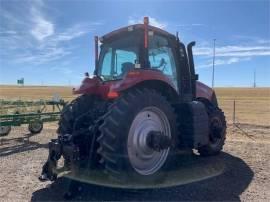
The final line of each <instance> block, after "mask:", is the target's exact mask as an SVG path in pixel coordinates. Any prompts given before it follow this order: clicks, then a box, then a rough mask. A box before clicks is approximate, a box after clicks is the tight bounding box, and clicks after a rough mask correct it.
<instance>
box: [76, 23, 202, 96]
mask: <svg viewBox="0 0 270 202" xmlns="http://www.w3.org/2000/svg"><path fill="white" fill-rule="evenodd" d="M99 43H100V44H101V45H100V51H99V47H98V44H99ZM194 44H195V43H194V42H193V43H191V44H189V45H188V49H187V50H188V54H187V53H186V48H185V46H184V44H182V43H181V42H180V40H179V38H178V36H175V35H172V34H170V33H168V32H166V31H164V30H161V29H159V28H157V27H153V26H150V25H148V18H145V19H144V24H135V25H130V26H127V27H124V28H121V29H118V30H116V31H113V32H111V33H108V34H106V35H104V36H102V37H95V71H94V76H95V77H94V79H93V82H92V83H91V82H89V81H88V83H87V84H84V83H83V84H82V86H81V87H80V88H78V89H75V90H74V93H75V94H85V93H89V92H91V93H93V91H92V90H90V89H92V88H93V85H92V84H94V87H96V88H102V89H103V90H102V91H100V90H96V91H97V92H107V96H106V95H104V94H102V96H103V98H111V97H110V94H121V91H123V90H125V89H127V88H129V87H130V86H131V85H133V86H135V85H136V84H139V83H141V82H148V83H149V82H150V83H152V85H156V86H159V85H160V84H161V86H164V88H165V89H167V88H169V89H170V96H171V97H174V99H175V100H184V101H191V100H192V99H194V98H195V93H196V89H195V88H194V86H195V82H196V80H197V77H196V75H195V71H194V65H193V55H192V49H191V47H192V46H193V45H194ZM131 75H132V78H130V76H131ZM97 80H99V81H100V84H99V85H97ZM141 84H142V83H141ZM87 86H91V88H90V87H89V88H88V87H87ZM115 86H118V88H116V87H115ZM165 86H166V87H165ZM165 91H166V90H165ZM113 98H114V97H113Z"/></svg>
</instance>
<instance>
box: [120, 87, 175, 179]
mask: <svg viewBox="0 0 270 202" xmlns="http://www.w3.org/2000/svg"><path fill="white" fill-rule="evenodd" d="M134 94H136V97H137V98H136V99H131V98H130V97H129V96H128V95H127V96H125V95H124V99H126V100H127V101H128V102H129V105H130V106H131V107H129V108H127V109H126V112H125V114H123V115H122V116H121V117H119V118H120V119H121V120H120V121H121V122H123V123H125V125H126V127H124V128H123V129H119V131H118V132H119V134H118V135H121V138H118V140H119V142H118V143H116V144H118V145H119V146H118V149H117V151H118V155H119V156H121V157H122V158H123V159H119V161H120V162H121V163H122V170H124V171H127V172H126V174H127V176H128V179H130V178H132V179H136V181H142V182H144V183H145V182H153V181H154V182H156V183H158V181H163V180H164V178H165V177H166V176H167V175H168V172H167V170H168V169H169V168H170V167H171V163H172V162H171V161H172V160H173V157H174V156H175V147H176V142H177V141H176V120H175V115H174V111H173V108H172V107H171V106H170V104H169V103H168V102H167V101H166V99H165V98H164V97H162V96H161V95H160V94H158V93H157V92H155V91H150V92H149V90H145V89H144V90H142V91H141V90H137V91H136V92H135V93H134ZM120 99H123V98H120ZM146 107H157V108H158V109H159V110H161V111H162V112H163V113H164V114H165V115H166V117H167V119H168V122H169V124H170V131H171V138H172V142H174V143H175V144H173V145H172V146H171V148H170V150H169V153H168V156H167V159H166V161H165V162H164V164H163V165H162V167H161V168H160V169H159V170H158V171H156V173H154V174H152V175H140V174H139V173H137V171H135V169H134V168H133V166H132V165H131V163H130V161H129V157H128V150H127V144H128V134H129V130H130V127H131V125H132V122H133V120H134V118H135V117H136V116H137V114H138V113H139V112H141V111H142V110H143V109H145V108H146ZM128 126H129V127H128Z"/></svg>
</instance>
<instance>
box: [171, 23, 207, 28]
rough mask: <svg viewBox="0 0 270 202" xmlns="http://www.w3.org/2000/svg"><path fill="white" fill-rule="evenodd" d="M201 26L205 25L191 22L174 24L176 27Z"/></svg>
mask: <svg viewBox="0 0 270 202" xmlns="http://www.w3.org/2000/svg"><path fill="white" fill-rule="evenodd" d="M201 26H205V25H204V24H201V23H191V24H180V25H176V27H201Z"/></svg>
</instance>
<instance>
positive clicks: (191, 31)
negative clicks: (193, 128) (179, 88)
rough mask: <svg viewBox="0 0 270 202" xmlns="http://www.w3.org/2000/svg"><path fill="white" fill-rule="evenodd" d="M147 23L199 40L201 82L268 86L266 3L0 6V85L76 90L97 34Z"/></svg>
mask: <svg viewBox="0 0 270 202" xmlns="http://www.w3.org/2000/svg"><path fill="white" fill-rule="evenodd" d="M143 16H149V17H150V24H152V25H155V26H158V27H161V28H164V29H166V30H167V31H169V32H171V33H175V32H176V31H179V36H180V39H181V40H182V41H183V42H184V43H188V42H189V41H192V40H195V41H196V43H197V44H196V48H195V50H194V52H195V53H194V54H195V56H194V57H195V65H196V71H197V73H199V74H200V80H201V81H203V82H205V83H207V84H209V85H210V84H211V72H212V50H213V39H214V38H215V39H216V56H217V57H216V74H215V78H216V79H215V86H252V84H253V72H254V71H256V75H257V85H258V86H270V1H260V0H254V1H229V0H228V1H213V0H212V1H146V0H144V1H140V0H137V1H127V0H126V1H86V0H77V1H75V0H67V1H64V0H56V1H52V0H51V1H45V0H36V1H30V0H18V1H15V0H0V83H1V84H15V83H16V80H17V79H19V78H21V77H24V78H25V83H26V85H27V84H28V85H41V84H44V85H69V84H71V85H78V84H79V83H80V81H81V79H82V77H83V73H84V72H86V71H89V72H90V73H92V71H93V68H94V57H93V56H94V50H93V47H94V44H93V37H94V35H99V36H102V35H103V34H105V33H107V32H109V31H112V30H114V29H117V28H119V27H122V26H126V25H128V24H132V23H138V22H141V21H142V19H143Z"/></svg>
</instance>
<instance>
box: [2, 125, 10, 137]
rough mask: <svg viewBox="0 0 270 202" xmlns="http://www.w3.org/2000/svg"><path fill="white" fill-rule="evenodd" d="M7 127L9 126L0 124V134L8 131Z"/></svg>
mask: <svg viewBox="0 0 270 202" xmlns="http://www.w3.org/2000/svg"><path fill="white" fill-rule="evenodd" d="M9 129H10V127H9V126H0V135H3V134H6V133H8V131H9Z"/></svg>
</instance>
